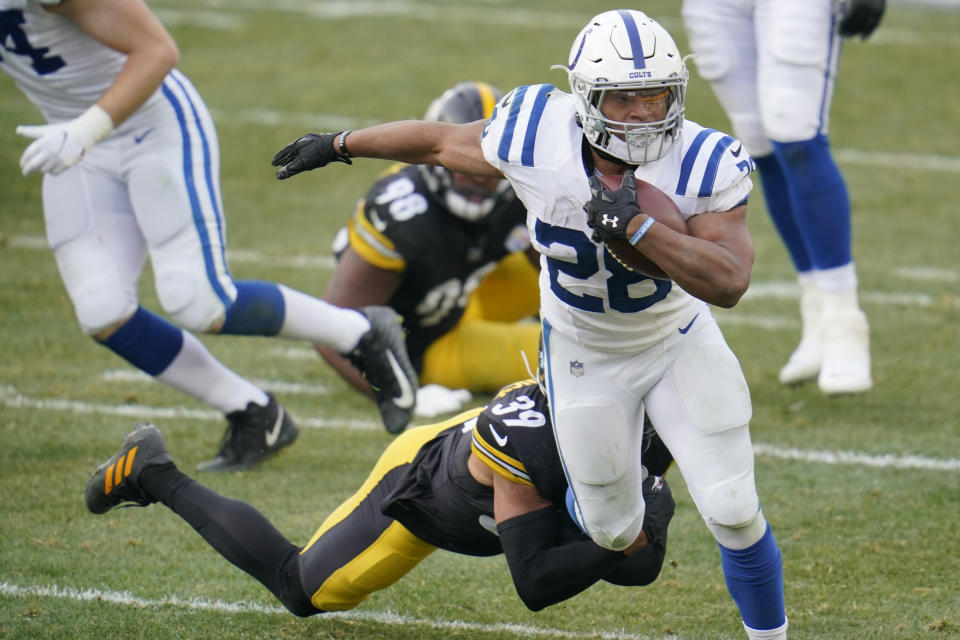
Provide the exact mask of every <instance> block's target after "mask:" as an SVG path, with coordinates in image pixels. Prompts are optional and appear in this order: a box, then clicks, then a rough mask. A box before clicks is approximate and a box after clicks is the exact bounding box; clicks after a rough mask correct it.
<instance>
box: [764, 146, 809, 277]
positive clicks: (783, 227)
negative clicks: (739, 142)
mask: <svg viewBox="0 0 960 640" xmlns="http://www.w3.org/2000/svg"><path fill="white" fill-rule="evenodd" d="M754 160H755V161H756V163H757V168H758V169H759V170H760V171H759V173H760V183H761V184H762V185H763V197H764V199H765V200H766V202H767V211H769V212H770V219H771V220H773V225H774V226H775V227H776V228H777V232H778V233H779V234H780V238H781V239H782V240H783V245H784V246H785V247H786V248H787V253H789V254H790V260H792V261H793V266H794V268H795V269H796V270H797V271H798V272H800V273H803V272H804V271H810V270H811V269H812V268H813V264H812V263H811V262H810V254H809V253H807V247H806V245H805V244H804V243H803V235H802V234H801V233H800V229H798V228H797V220H796V219H795V218H794V215H793V203H792V202H791V200H790V192H789V191H788V190H787V181H786V178H785V177H784V175H783V167H781V166H780V160H779V159H777V156H776V154H772V153H771V154H770V155H768V156H763V157H762V158H754Z"/></svg>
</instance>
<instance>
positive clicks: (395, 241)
mask: <svg viewBox="0 0 960 640" xmlns="http://www.w3.org/2000/svg"><path fill="white" fill-rule="evenodd" d="M420 169H421V168H420V167H417V166H410V165H398V166H397V167H395V168H394V169H393V170H392V171H391V172H390V173H389V174H388V175H386V176H385V177H383V178H381V179H380V180H378V181H377V182H375V183H374V184H373V186H372V187H371V188H370V190H369V192H368V193H367V195H366V197H365V198H364V199H363V200H361V201H360V202H359V203H358V205H357V208H356V211H355V212H354V215H353V217H352V218H351V220H350V221H349V223H348V229H349V238H350V247H351V248H352V249H353V250H354V251H356V252H357V253H358V254H360V256H361V257H362V258H363V259H364V260H366V261H367V262H369V263H370V264H372V265H374V266H376V267H380V268H381V269H387V270H390V271H397V272H399V273H401V274H402V275H403V278H402V280H401V283H400V286H399V288H398V289H397V291H396V292H395V293H394V295H393V297H392V298H391V299H390V300H389V301H388V303H387V304H389V305H390V306H391V307H393V308H394V309H396V311H397V312H398V313H399V314H400V315H401V316H403V324H404V329H406V331H407V350H408V352H409V353H410V358H411V360H412V361H413V363H414V367H416V369H417V370H418V371H420V370H421V368H422V364H423V354H424V352H425V351H426V349H427V347H428V346H429V345H430V344H431V343H433V342H434V341H435V340H437V339H438V338H440V337H441V336H443V335H444V334H446V333H448V332H449V331H450V330H451V329H453V327H454V326H456V324H457V323H458V322H459V321H460V318H461V317H462V316H463V312H464V309H465V308H466V306H467V301H468V299H469V297H470V294H471V292H472V291H473V290H474V289H475V288H476V287H477V285H479V284H480V281H481V280H482V279H483V278H484V276H486V275H487V274H488V273H489V272H490V271H492V270H493V269H494V267H495V266H496V263H497V262H498V261H499V260H501V259H502V258H504V257H505V256H507V255H509V254H512V253H515V252H518V251H525V250H527V249H528V248H529V246H530V236H529V234H528V233H527V228H526V211H525V209H524V208H523V204H522V203H521V202H520V201H519V200H518V199H517V197H516V195H515V194H514V193H513V191H512V190H510V189H509V188H508V189H506V190H505V191H504V192H503V193H501V194H500V195H499V196H498V198H497V201H496V204H495V205H494V208H493V210H492V211H491V212H490V214H489V216H487V217H486V218H485V219H484V220H482V221H480V222H467V221H465V220H462V219H460V218H458V217H457V216H455V215H454V214H453V213H451V212H450V211H448V210H447V209H446V208H445V207H443V206H442V205H441V204H440V203H439V202H438V201H437V200H436V199H435V198H434V197H433V196H432V194H431V192H430V190H429V189H428V188H427V185H426V183H425V180H424V177H423V175H422V173H421V170H420Z"/></svg>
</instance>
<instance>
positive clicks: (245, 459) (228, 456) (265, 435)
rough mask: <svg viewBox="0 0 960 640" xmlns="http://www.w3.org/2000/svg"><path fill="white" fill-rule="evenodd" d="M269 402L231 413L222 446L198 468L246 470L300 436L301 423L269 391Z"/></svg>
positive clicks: (250, 404) (199, 469) (205, 469)
mask: <svg viewBox="0 0 960 640" xmlns="http://www.w3.org/2000/svg"><path fill="white" fill-rule="evenodd" d="M267 398H268V402H267V404H266V406H261V405H258V404H255V403H253V402H251V403H249V404H248V405H247V408H246V409H243V410H240V411H233V412H231V413H228V414H227V430H226V432H225V433H224V434H223V440H222V442H221V443H220V450H219V451H217V455H216V456H215V457H214V458H212V459H211V460H207V461H205V462H201V463H200V464H198V465H197V471H244V470H246V469H250V468H251V467H254V466H256V465H258V464H260V463H261V462H263V460H264V459H266V458H267V457H269V456H271V455H273V454H275V453H276V452H277V451H279V450H280V449H283V448H284V447H286V446H289V445H290V444H292V443H293V441H294V440H296V439H297V433H298V430H297V427H296V425H295V424H294V423H293V419H292V418H291V417H290V414H289V413H287V412H286V411H285V410H284V408H283V407H282V406H281V405H280V403H279V402H277V399H276V398H274V397H273V394H271V393H268V394H267Z"/></svg>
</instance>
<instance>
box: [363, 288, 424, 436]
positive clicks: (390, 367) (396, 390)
mask: <svg viewBox="0 0 960 640" xmlns="http://www.w3.org/2000/svg"><path fill="white" fill-rule="evenodd" d="M360 312H361V313H362V314H363V315H364V316H366V318H367V320H369V321H370V329H369V331H367V332H366V333H365V334H363V336H362V337H361V338H360V342H359V343H358V344H357V346H356V347H355V348H354V349H353V351H351V352H350V353H348V354H346V355H347V358H348V359H349V360H350V362H352V363H353V366H355V367H356V368H357V369H359V370H360V372H361V373H362V374H363V376H364V378H366V380H367V382H368V383H370V387H371V388H372V389H373V393H374V396H375V397H376V401H377V408H378V409H379V410H380V416H381V418H382V419H383V426H384V428H386V430H387V431H389V432H390V433H400V432H401V431H403V430H404V429H406V428H407V425H408V424H409V423H410V418H411V417H412V416H413V408H414V405H415V404H416V399H417V387H418V382H417V372H416V370H414V368H413V365H412V364H411V363H410V357H409V356H408V355H407V348H406V343H405V342H404V338H403V329H402V328H401V320H400V316H399V315H397V313H396V312H395V311H394V310H393V309H391V308H390V307H383V306H369V307H364V308H362V309H360Z"/></svg>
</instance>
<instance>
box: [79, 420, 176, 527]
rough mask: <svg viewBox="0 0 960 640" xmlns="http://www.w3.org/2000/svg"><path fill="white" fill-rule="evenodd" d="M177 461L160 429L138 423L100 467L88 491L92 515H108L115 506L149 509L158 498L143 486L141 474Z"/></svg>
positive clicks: (85, 496) (89, 507)
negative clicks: (148, 492) (117, 449)
mask: <svg viewBox="0 0 960 640" xmlns="http://www.w3.org/2000/svg"><path fill="white" fill-rule="evenodd" d="M170 462H173V458H171V457H170V454H169V453H168V452H167V446H166V444H164V442H163V435H161V433H160V430H159V429H157V428H156V427H155V426H153V425H152V424H139V423H138V424H137V427H136V429H134V430H133V431H131V432H130V433H128V434H127V435H126V436H124V438H123V446H122V447H120V450H119V451H117V452H116V453H115V454H114V455H113V457H112V458H110V459H109V460H107V461H106V462H105V463H103V464H102V465H100V466H99V467H97V470H96V471H94V472H93V475H92V476H90V479H89V480H88V481H87V487H86V489H85V491H84V499H85V501H86V503H87V509H89V510H90V513H96V514H101V513H106V512H107V511H110V510H111V509H113V508H114V507H117V506H125V507H134V506H140V507H145V506H147V505H149V504H153V503H154V502H156V501H157V500H156V498H154V497H152V496H150V495H147V494H146V493H144V491H143V489H142V488H141V487H140V474H141V473H143V470H144V469H146V468H147V467H152V466H156V465H161V464H167V463H170Z"/></svg>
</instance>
